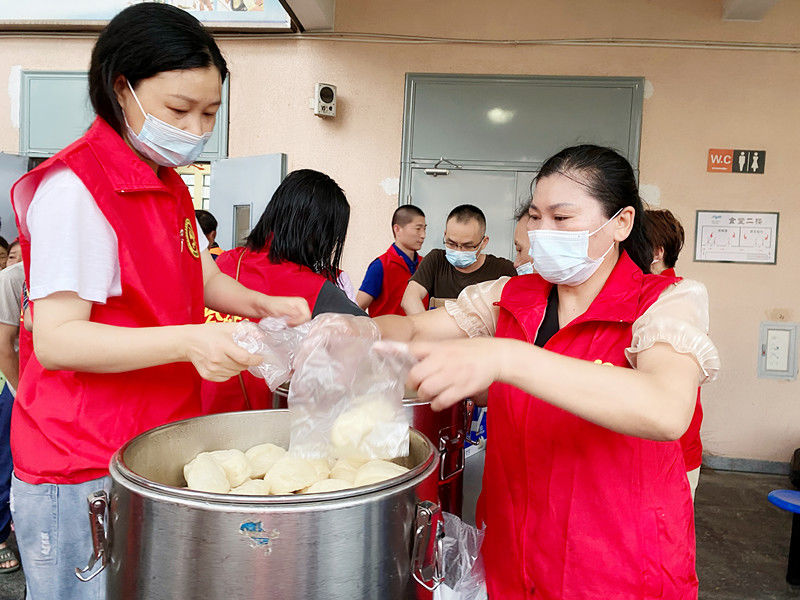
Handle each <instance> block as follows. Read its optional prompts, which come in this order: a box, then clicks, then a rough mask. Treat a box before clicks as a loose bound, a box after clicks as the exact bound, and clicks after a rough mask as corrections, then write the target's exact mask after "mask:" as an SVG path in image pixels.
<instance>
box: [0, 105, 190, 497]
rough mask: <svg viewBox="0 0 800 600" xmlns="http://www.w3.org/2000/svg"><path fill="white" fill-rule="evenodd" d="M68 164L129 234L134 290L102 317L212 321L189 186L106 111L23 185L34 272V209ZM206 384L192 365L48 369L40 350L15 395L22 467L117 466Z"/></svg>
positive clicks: (75, 469)
mask: <svg viewBox="0 0 800 600" xmlns="http://www.w3.org/2000/svg"><path fill="white" fill-rule="evenodd" d="M56 164H64V165H66V166H67V167H69V168H70V169H71V170H72V171H73V172H74V173H75V174H76V175H77V176H78V177H79V178H80V179H81V181H82V182H83V183H84V185H85V186H86V188H87V189H88V190H89V192H90V193H91V194H92V197H93V198H94V200H95V202H96V203H97V206H98V207H99V208H100V210H101V212H102V213H103V215H104V216H105V218H106V219H107V220H108V222H109V223H110V224H111V227H112V228H113V229H114V232H115V234H116V236H117V240H118V242H119V263H120V276H121V283H122V295H121V296H118V297H114V298H109V299H108V301H107V303H106V304H93V305H92V312H91V320H92V321H93V322H96V323H104V324H108V325H115V326H120V327H156V326H164V325H184V324H188V323H200V322H202V317H203V274H202V268H201V265H200V255H199V252H198V248H197V231H195V228H194V227H195V217H194V207H193V206H192V199H191V197H190V195H189V192H188V190H187V189H186V186H185V185H184V183H183V181H182V180H181V178H180V177H179V176H178V175H177V174H176V173H175V172H174V171H173V170H172V169H167V168H164V167H162V168H161V169H159V174H160V177H157V176H156V175H155V173H154V172H153V170H152V169H150V167H148V166H147V164H145V163H144V162H143V161H142V160H140V159H139V158H138V157H137V156H136V155H135V154H134V153H133V151H132V150H131V149H130V148H129V147H128V146H127V144H125V142H124V140H123V139H122V138H121V137H120V136H119V135H118V134H117V133H116V132H115V131H114V130H113V129H112V128H111V127H110V126H109V125H108V124H107V123H106V122H105V121H103V120H102V119H101V118H99V117H98V118H97V119H95V122H94V124H93V125H92V127H91V128H90V129H89V131H88V132H87V133H86V135H84V136H83V137H82V138H80V139H79V140H77V141H76V142H74V143H73V144H71V145H70V146H68V147H67V148H65V149H64V150H62V151H61V152H59V153H58V154H56V155H55V156H54V157H52V158H51V159H49V160H47V161H46V162H44V163H43V164H42V165H40V166H39V167H38V168H36V169H34V170H33V171H31V172H30V173H28V174H26V175H25V176H23V177H22V178H21V179H20V180H19V181H17V183H16V184H14V187H13V188H12V190H11V198H12V203H13V204H14V210H15V212H16V214H17V224H18V228H19V231H20V242H21V245H22V254H23V258H24V262H25V273H26V278H27V279H28V281H30V270H29V266H30V249H31V241H30V234H29V231H28V227H27V224H26V216H27V211H28V206H29V205H30V202H31V200H32V199H33V195H34V192H35V191H36V188H37V187H38V185H39V183H40V182H41V180H42V178H43V177H44V175H45V174H46V173H47V172H48V171H49V170H50V168H51V167H53V166H54V165H56ZM199 391H200V377H199V375H198V374H197V372H196V371H195V369H194V367H193V366H192V365H191V364H190V363H174V364H169V365H163V366H159V367H152V368H147V369H139V370H136V371H130V372H127V373H83V372H77V371H49V370H46V369H44V368H43V367H42V365H41V364H39V361H38V360H37V359H36V356H35V355H32V356H31V357H30V359H29V361H28V364H27V366H26V367H25V372H24V374H23V376H22V380H21V382H20V387H19V392H18V394H17V398H16V401H15V403H14V412H13V416H12V426H11V432H12V433H11V450H12V452H13V454H14V471H15V473H16V475H17V477H19V478H20V479H22V480H23V481H26V482H28V483H34V484H38V483H81V482H84V481H88V480H90V479H95V478H98V477H102V476H103V475H107V474H108V462H109V459H110V458H111V455H112V454H113V453H114V451H116V450H117V448H119V447H120V446H121V445H122V444H124V443H125V442H126V441H128V440H129V439H130V438H132V437H134V436H135V435H138V434H139V433H141V432H143V431H146V430H148V429H151V428H153V427H156V426H159V425H163V424H164V423H168V422H170V421H177V420H179V419H184V418H187V417H193V416H196V415H198V414H200V402H199V399H200V394H199Z"/></svg>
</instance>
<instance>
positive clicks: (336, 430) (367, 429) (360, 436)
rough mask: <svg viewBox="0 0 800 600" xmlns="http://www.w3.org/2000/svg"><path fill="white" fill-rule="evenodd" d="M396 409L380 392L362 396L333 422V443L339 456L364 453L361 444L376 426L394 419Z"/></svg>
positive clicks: (334, 449)
mask: <svg viewBox="0 0 800 600" xmlns="http://www.w3.org/2000/svg"><path fill="white" fill-rule="evenodd" d="M394 417H395V409H394V406H393V405H392V403H391V402H389V401H388V400H386V399H385V398H384V397H383V396H382V395H380V394H370V395H367V396H362V398H361V399H360V402H358V403H357V404H355V406H353V408H351V409H350V410H348V411H345V412H343V413H342V414H341V415H339V416H338V417H337V418H336V420H335V421H334V422H333V427H332V428H331V444H332V445H333V451H334V453H335V454H336V455H337V456H342V457H348V456H359V455H363V451H362V449H361V445H362V443H363V442H364V440H365V438H367V437H368V436H369V435H370V434H371V433H372V431H373V429H375V428H376V426H379V425H380V424H383V423H389V422H391V421H393V420H394Z"/></svg>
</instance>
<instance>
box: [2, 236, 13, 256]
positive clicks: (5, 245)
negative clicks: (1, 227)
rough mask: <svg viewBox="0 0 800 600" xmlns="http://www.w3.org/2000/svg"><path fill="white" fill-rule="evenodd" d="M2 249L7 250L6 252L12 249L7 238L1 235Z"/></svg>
mask: <svg viewBox="0 0 800 600" xmlns="http://www.w3.org/2000/svg"><path fill="white" fill-rule="evenodd" d="M0 248H3V249H5V251H6V252H8V250H9V248H11V246H10V245H9V243H8V242H7V241H6V238H4V237H3V236H1V235H0Z"/></svg>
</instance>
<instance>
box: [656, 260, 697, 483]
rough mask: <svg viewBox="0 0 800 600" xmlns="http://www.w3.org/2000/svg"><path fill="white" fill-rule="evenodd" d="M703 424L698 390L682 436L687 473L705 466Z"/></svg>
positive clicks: (672, 274)
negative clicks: (687, 424)
mask: <svg viewBox="0 0 800 600" xmlns="http://www.w3.org/2000/svg"><path fill="white" fill-rule="evenodd" d="M661 274H662V275H666V276H667V277H675V276H676V275H675V269H664V271H662V273H661ZM702 424H703V406H702V404H700V388H697V402H696V403H695V405H694V414H693V415H692V422H691V423H689V429H687V430H686V433H684V434H683V436H681V439H680V440H679V441H680V443H681V450H682V451H683V461H684V462H685V463H686V470H687V471H694V470H695V469H698V468H699V467H700V465H702V464H703V442H702V441H701V440H700V427H701V426H702Z"/></svg>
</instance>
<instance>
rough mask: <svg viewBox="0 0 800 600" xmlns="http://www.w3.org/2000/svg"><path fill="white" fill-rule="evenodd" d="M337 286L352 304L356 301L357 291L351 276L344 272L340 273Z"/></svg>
mask: <svg viewBox="0 0 800 600" xmlns="http://www.w3.org/2000/svg"><path fill="white" fill-rule="evenodd" d="M336 285H337V286H338V287H339V289H340V290H342V291H343V292H344V295H345V296H347V297H348V298H349V299H350V301H351V302H355V301H356V290H355V288H354V287H353V282H352V281H350V276H349V275H348V274H347V273H346V272H344V271H342V272H340V273H339V278H338V279H337V280H336Z"/></svg>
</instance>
